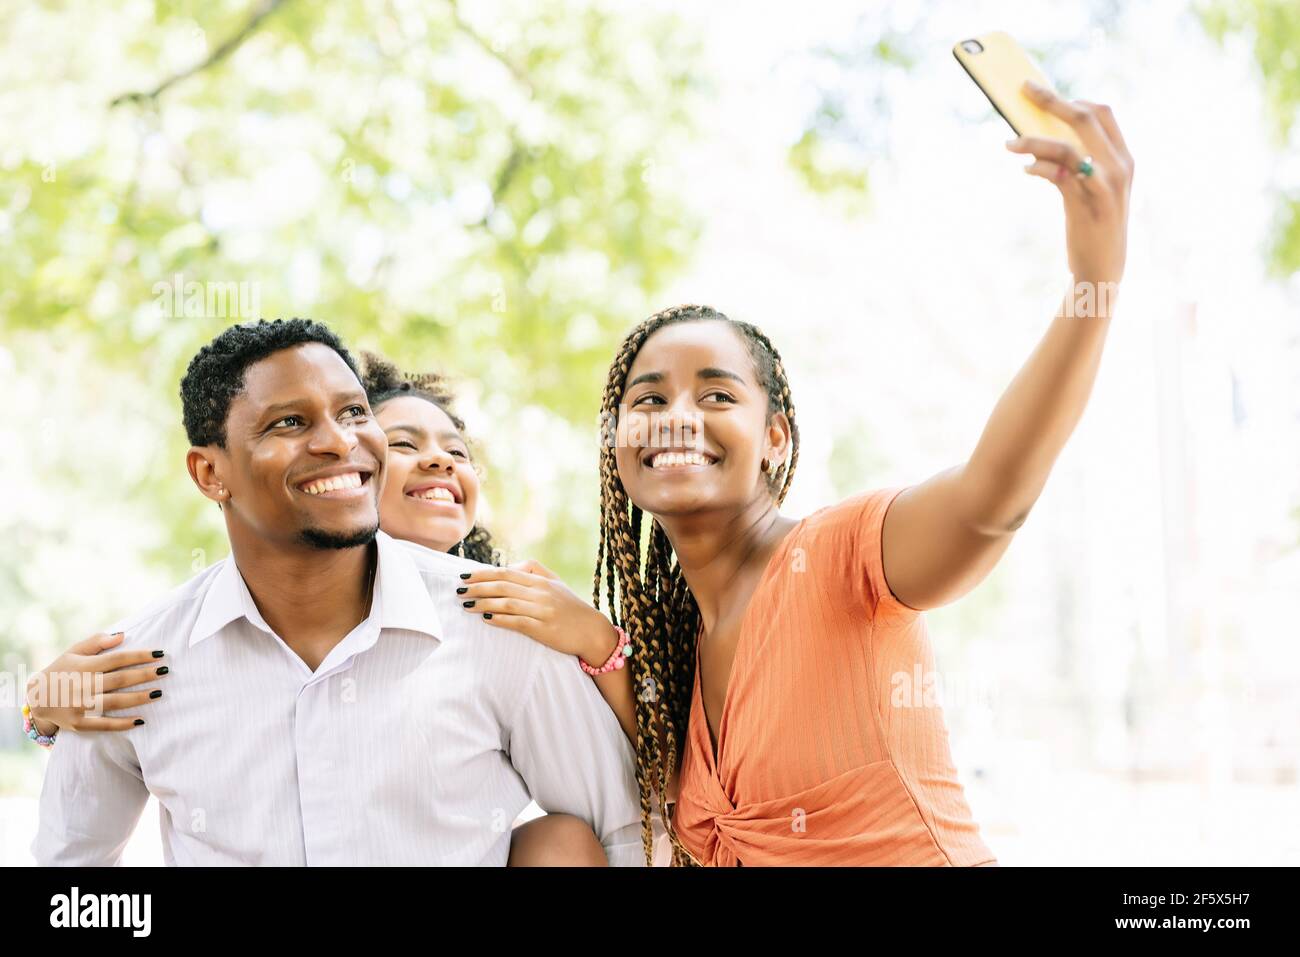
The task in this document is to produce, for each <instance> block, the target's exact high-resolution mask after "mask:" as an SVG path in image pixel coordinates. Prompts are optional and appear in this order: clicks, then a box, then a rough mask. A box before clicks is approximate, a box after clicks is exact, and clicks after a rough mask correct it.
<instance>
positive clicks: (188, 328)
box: [0, 0, 700, 639]
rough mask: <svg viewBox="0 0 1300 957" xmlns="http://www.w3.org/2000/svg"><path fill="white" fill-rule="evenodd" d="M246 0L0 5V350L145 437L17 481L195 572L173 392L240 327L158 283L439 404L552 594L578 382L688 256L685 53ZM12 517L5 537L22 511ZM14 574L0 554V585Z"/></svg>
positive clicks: (624, 41) (577, 576)
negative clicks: (193, 362) (129, 452)
mask: <svg viewBox="0 0 1300 957" xmlns="http://www.w3.org/2000/svg"><path fill="white" fill-rule="evenodd" d="M255 6H258V5H254V4H248V3H242V2H241V3H234V2H218V3H198V2H192V0H174V2H168V0H157V2H155V3H154V4H152V5H148V4H145V5H143V6H141V5H136V6H133V7H130V8H127V9H113V10H111V11H109V10H107V9H105V8H102V7H101V6H100V5H98V4H93V3H88V2H72V3H67V4H59V5H56V6H53V7H44V8H37V7H34V6H29V7H12V8H8V9H7V10H6V12H5V13H4V14H0V83H2V84H3V87H4V88H5V89H6V91H7V95H6V98H5V100H4V101H0V120H3V121H4V122H5V127H6V143H5V145H4V146H3V147H0V262H3V263H4V266H3V270H4V281H3V283H0V334H3V337H4V344H5V348H6V349H7V350H9V351H10V352H11V353H12V354H13V355H14V356H17V357H19V359H18V361H19V363H20V365H22V366H23V367H24V368H25V369H27V370H28V371H29V372H38V371H39V369H33V368H32V366H31V365H30V363H29V362H28V360H27V358H26V357H28V356H32V357H35V356H38V355H39V356H44V357H45V359H44V360H42V361H49V362H54V361H58V360H57V359H56V358H55V356H56V350H59V349H61V348H62V346H63V345H64V344H74V343H75V344H76V345H77V346H78V348H79V349H81V350H82V354H84V355H85V356H86V357H87V359H86V360H85V361H88V362H91V363H93V364H94V365H96V366H98V367H101V370H102V371H103V373H104V375H103V376H99V377H97V381H104V380H107V381H114V382H116V383H118V384H116V385H114V386H113V387H112V390H111V391H109V392H106V393H104V394H102V395H101V396H100V397H99V401H101V402H103V403H107V404H109V406H110V407H112V406H115V405H116V406H120V407H121V408H123V409H124V410H125V409H126V408H127V407H132V408H135V409H143V410H144V411H143V412H142V413H141V414H142V415H143V416H144V417H145V419H146V420H147V421H148V422H149V427H150V428H151V429H152V430H153V435H154V441H153V443H152V445H151V446H150V447H149V448H148V450H147V452H146V456H147V461H146V462H143V463H138V464H139V465H140V467H139V468H133V469H129V470H125V472H126V476H117V477H115V474H116V472H117V470H116V469H115V468H114V465H115V463H113V462H111V461H110V462H107V463H106V462H103V461H101V462H99V463H97V470H96V472H97V475H96V478H95V481H96V482H97V483H98V484H97V485H96V486H95V487H93V488H88V487H87V486H86V485H84V484H81V483H82V482H83V477H81V476H78V475H76V473H75V471H74V472H73V473H66V472H63V473H61V472H60V471H59V469H60V463H61V461H62V460H61V459H59V458H57V457H54V456H50V457H48V458H42V459H39V460H38V461H35V462H33V463H31V466H32V468H34V469H35V470H37V471H38V472H41V473H43V474H45V475H47V477H48V481H49V482H50V483H54V484H55V485H57V484H58V483H65V485H66V488H67V492H68V496H69V499H70V500H71V501H75V502H76V505H75V509H94V508H101V507H111V508H117V509H121V510H126V511H133V512H134V513H135V514H138V515H139V516H140V519H141V522H154V523H157V524H158V525H159V528H160V529H161V534H157V535H154V534H149V533H146V532H144V531H142V533H141V535H140V538H139V541H140V543H142V544H141V545H140V548H142V549H144V550H145V554H146V555H147V556H148V557H149V558H151V559H153V560H154V561H156V562H158V563H160V564H161V565H162V567H163V569H164V570H165V572H166V573H167V575H168V577H169V578H170V579H171V580H175V581H180V580H182V579H183V578H185V577H188V575H189V574H190V573H191V571H192V565H193V562H194V561H195V559H194V558H193V555H194V552H195V550H196V549H198V550H201V553H202V554H204V555H206V556H207V559H206V560H209V561H210V560H214V559H216V558H219V557H220V556H221V555H222V554H224V550H225V549H224V544H223V543H224V532H223V529H222V527H221V525H220V524H219V522H218V518H219V515H218V513H217V512H216V510H215V509H214V508H212V507H211V506H210V505H209V504H208V503H207V502H206V501H205V500H203V499H202V498H201V497H199V496H198V495H197V493H196V492H195V491H194V490H193V488H192V487H191V485H190V482H189V479H188V478H187V476H186V475H185V473H184V467H183V465H182V462H183V456H184V451H185V448H186V445H185V441H184V436H183V433H182V431H181V427H180V409H179V398H178V395H177V384H178V381H179V379H180V376H181V375H182V373H183V371H184V368H185V365H186V363H187V362H188V360H189V358H190V357H191V355H192V354H193V353H194V352H195V351H196V349H197V348H198V347H199V346H200V345H201V344H203V343H204V342H206V341H207V340H208V339H209V338H211V337H212V336H213V335H214V334H215V333H216V332H218V331H219V330H220V329H222V328H224V327H225V326H226V325H229V324H230V323H232V322H235V321H241V320H243V319H246V318H256V317H257V316H256V315H242V314H232V310H231V309H229V308H224V309H223V308H218V309H216V310H215V311H214V310H213V309H211V308H208V307H207V306H201V307H200V308H199V309H198V310H197V312H192V311H190V310H187V309H186V308H184V303H183V302H182V303H181V306H180V308H167V307H166V303H168V302H170V301H171V300H170V296H171V290H172V287H173V284H175V283H177V279H179V289H184V288H185V284H186V283H191V282H197V283H202V284H205V285H204V286H203V287H202V288H203V290H204V291H205V294H208V295H210V293H211V290H212V289H213V288H214V287H218V288H219V287H223V286H227V285H229V286H231V287H233V286H234V285H235V284H238V283H248V284H250V287H251V288H252V290H253V292H254V298H256V299H257V300H258V304H259V308H258V309H257V310H256V312H257V315H260V316H265V317H268V318H274V317H279V316H290V315H306V316H310V317H312V318H316V319H321V320H324V321H326V322H328V323H330V324H331V325H332V326H334V327H335V328H336V329H338V330H339V331H340V332H341V334H342V335H343V336H344V337H345V339H346V340H347V341H348V342H349V343H350V344H351V345H352V346H353V347H354V348H357V349H363V348H364V349H375V350H378V351H381V352H383V353H385V354H387V355H388V356H390V357H392V358H393V359H394V360H395V361H397V362H398V363H399V364H400V365H402V366H403V367H405V368H409V369H416V370H427V369H437V370H442V371H446V372H448V373H450V374H452V375H453V377H455V379H456V380H457V381H459V382H460V383H462V392H463V394H464V397H465V400H466V401H465V404H467V405H470V406H471V407H474V408H477V409H479V410H481V414H480V415H479V416H478V417H477V418H475V419H472V424H476V425H478V426H479V433H480V434H477V435H474V436H472V438H476V439H479V440H481V441H480V446H481V448H482V449H483V450H484V454H485V457H486V461H487V464H488V480H487V485H486V488H485V495H486V498H487V501H488V502H489V503H490V506H491V513H492V516H493V521H492V525H493V526H494V527H495V529H496V531H497V534H498V537H499V538H501V539H503V540H504V541H505V543H507V544H510V545H514V546H516V548H515V549H514V550H515V551H516V552H519V551H520V550H521V547H520V546H523V547H526V548H527V554H529V555H532V556H535V557H537V558H539V559H541V560H542V561H544V562H547V563H548V564H552V565H553V566H554V567H556V569H557V571H559V572H560V573H561V574H563V575H564V576H565V577H566V578H567V579H568V580H569V581H570V582H573V583H575V584H581V583H582V582H583V581H585V580H587V579H588V577H589V575H590V568H591V566H592V564H593V563H594V556H595V548H594V528H595V522H596V519H597V511H598V506H597V495H596V479H595V472H596V441H595V436H596V420H595V415H596V410H597V408H598V402H599V394H600V389H601V387H602V385H603V381H604V377H605V374H606V370H607V367H608V362H609V359H610V357H611V355H612V354H613V349H614V346H615V344H616V342H617V340H618V339H619V337H621V335H622V333H623V332H624V331H625V330H626V329H627V328H628V327H629V326H630V325H632V324H633V323H635V322H636V321H638V320H640V319H641V318H643V317H644V316H645V315H646V314H648V313H649V312H650V311H652V310H653V309H654V308H657V307H659V306H661V305H662V303H660V302H658V301H657V298H656V296H657V294H658V292H659V290H660V289H661V288H662V287H663V286H664V284H665V283H666V281H667V280H668V279H669V278H670V277H672V276H673V275H674V274H675V272H676V271H677V270H678V269H679V268H680V267H681V266H682V265H683V264H684V263H685V261H686V260H687V258H688V257H689V255H690V253H691V250H692V247H693V244H694V241H695V239H696V235H697V226H696V224H695V223H694V221H693V220H692V219H691V217H690V216H689V215H688V212H687V210H686V209H685V208H684V207H683V206H682V204H681V202H679V201H678V199H677V198H676V197H677V195H678V193H679V192H680V191H679V190H678V189H677V188H676V187H677V184H675V183H673V182H672V173H671V171H672V169H673V158H674V153H675V152H676V150H677V149H678V148H679V147H680V145H681V144H682V143H683V142H684V141H685V138H686V137H687V136H689V134H690V131H691V125H690V121H691V117H692V115H693V111H694V106H695V103H696V102H697V100H696V97H697V94H698V93H699V92H700V86H699V81H698V79H697V78H696V74H695V72H694V71H695V67H696V64H697V61H698V59H699V56H698V49H697V47H696V44H695V41H694V39H693V38H692V37H691V36H690V35H689V34H688V33H687V32H685V31H684V30H683V29H682V27H681V24H680V23H679V22H678V21H677V20H676V19H675V18H673V17H670V16H667V15H663V14H658V13H649V12H647V13H642V12H637V11H636V10H634V9H632V8H622V7H619V8H614V7H611V6H610V5H608V4H602V3H599V2H596V0H592V2H586V0H559V2H548V3H544V4H537V3H525V2H523V0H517V2H508V3H504V4H494V5H492V6H491V7H487V6H485V5H482V4H475V5H473V6H471V5H469V4H466V5H464V6H463V7H458V6H457V5H456V4H454V3H450V2H430V3H428V4H416V3H406V2H390V0H342V2H337V3H330V4H311V3H306V2H287V3H284V4H282V5H280V6H278V7H277V8H276V9H275V10H274V11H273V12H272V13H271V14H270V15H269V16H267V17H266V18H265V19H264V20H261V21H260V22H258V23H256V24H255V25H254V26H253V27H252V28H251V29H248V27H249V22H250V12H251V11H252V10H253V9H254V7H255ZM245 30H246V31H247V33H246V35H244V36H242V40H241V42H239V43H238V44H237V45H236V46H235V47H234V48H233V50H232V52H230V53H229V55H226V56H223V57H221V58H219V59H217V60H216V61H215V62H211V63H208V62H207V61H208V60H209V58H211V57H212V55H213V53H214V51H216V50H218V49H220V48H221V46H222V45H223V44H224V43H225V42H226V41H227V40H229V39H231V38H238V37H240V36H241V32H242V31H245ZM196 68H197V69H196ZM190 71H193V72H190ZM168 78H175V82H172V83H170V85H165V86H163V88H162V89H161V92H160V93H158V95H156V96H153V95H151V93H152V91H154V90H156V89H157V88H159V86H160V85H161V84H164V81H165V80H167V79H168ZM179 289H178V291H179ZM203 298H204V296H203V295H200V296H199V297H198V301H199V302H202V301H203ZM139 422H140V419H138V418H137V419H136V420H135V424H137V425H138V424H139ZM60 425H61V427H63V428H65V429H69V430H70V429H72V428H73V427H74V424H73V423H60ZM561 450H564V451H563V454H562V455H561V454H560V453H561ZM38 452H39V454H41V455H45V454H46V452H48V450H46V449H43V448H42V449H40V450H38ZM548 455H556V456H557V458H556V459H555V460H548V461H546V462H545V463H544V464H545V468H542V469H539V468H537V465H538V460H539V458H540V457H542V456H548ZM106 482H107V483H110V485H111V489H109V490H106V488H105V483H106ZM110 490H111V495H110V494H109V491H110ZM110 499H111V501H112V504H111V505H107V504H106V503H107V502H108V500H110ZM539 517H540V520H539ZM12 521H13V522H16V523H17V526H16V527H14V526H8V527H7V531H9V532H11V533H13V534H15V535H19V534H21V533H22V528H23V527H27V526H25V525H24V523H27V525H30V516H27V517H21V516H20V517H17V518H15V519H13V520H12ZM516 530H519V531H520V533H521V534H520V535H516ZM28 531H29V532H30V528H28ZM25 540H30V535H28V536H27V537H26V538H25ZM52 547H53V546H52ZM18 560H19V559H18V557H17V556H13V555H10V556H7V557H6V558H4V559H0V582H5V583H6V584H5V585H4V589H5V591H6V594H7V593H8V591H9V590H10V587H11V586H10V584H9V582H10V581H11V579H13V577H14V575H13V572H12V569H11V567H10V565H7V564H4V563H13V562H16V561H18ZM111 573H112V569H111V568H106V569H105V574H106V575H108V574H111ZM32 587H33V588H34V587H36V586H32ZM29 597H31V593H30V592H29ZM123 604H124V605H125V606H126V607H135V606H136V605H137V604H138V601H128V600H126V596H124V602H123ZM69 614H71V613H69ZM70 620H73V619H71V618H66V617H65V618H63V619H61V622H62V624H61V625H60V627H62V625H66V624H67V622H68V621H70ZM75 620H78V621H79V620H80V619H75ZM7 624H12V622H11V621H10V622H7ZM66 637H67V638H69V639H71V638H72V637H73V635H67V636H66Z"/></svg>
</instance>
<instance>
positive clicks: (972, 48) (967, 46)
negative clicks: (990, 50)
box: [961, 40, 984, 53]
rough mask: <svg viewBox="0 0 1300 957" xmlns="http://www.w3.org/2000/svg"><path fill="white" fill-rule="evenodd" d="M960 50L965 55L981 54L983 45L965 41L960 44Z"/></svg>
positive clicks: (973, 41)
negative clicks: (965, 53) (963, 51)
mask: <svg viewBox="0 0 1300 957" xmlns="http://www.w3.org/2000/svg"><path fill="white" fill-rule="evenodd" d="M961 48H962V49H963V50H965V51H966V52H967V53H983V52H984V45H983V44H981V43H980V42H979V41H978V40H966V41H964V42H963V43H962V45H961Z"/></svg>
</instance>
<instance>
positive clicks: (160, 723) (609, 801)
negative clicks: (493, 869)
mask: <svg viewBox="0 0 1300 957" xmlns="http://www.w3.org/2000/svg"><path fill="white" fill-rule="evenodd" d="M181 394H182V400H183V404H184V409H185V425H186V430H187V432H188V434H189V437H190V441H191V443H192V445H193V448H191V449H190V452H189V453H188V456H187V465H188V467H189V472H190V475H191V477H192V478H193V480H194V482H195V484H196V485H197V486H198V488H199V489H200V491H201V492H202V493H203V494H204V495H205V496H207V497H208V498H209V499H212V500H213V501H215V502H217V503H218V505H219V506H220V507H221V509H222V512H223V514H224V517H225V521H226V528H227V531H228V534H229V536H230V543H231V556H230V557H229V558H226V559H225V560H223V561H221V562H219V563H217V564H216V565H213V566H212V567H210V568H208V569H206V570H204V571H202V572H200V573H199V574H198V575H196V576H195V577H194V578H192V579H191V580H190V581H188V582H186V583H185V584H184V585H182V586H181V587H180V588H178V589H176V590H175V591H173V592H172V593H171V594H170V595H168V596H166V597H165V598H163V599H162V600H160V601H158V602H156V603H154V604H153V605H152V606H150V607H149V608H147V609H145V610H144V611H142V612H141V613H139V614H137V615H134V616H132V617H130V618H128V619H127V620H126V621H124V622H122V623H119V624H118V625H117V626H116V627H114V628H113V629H112V630H113V631H123V632H125V639H124V641H123V643H122V645H121V647H122V648H127V647H134V648H152V649H160V650H162V651H163V652H164V653H165V659H166V662H167V665H168V667H169V669H170V674H169V676H168V679H167V686H166V695H165V696H164V697H162V698H160V699H159V700H158V701H156V702H155V703H153V704H152V705H151V706H150V712H149V720H148V722H147V723H145V724H143V725H142V726H140V727H136V728H133V729H132V730H130V731H128V732H125V733H103V732H86V733H78V732H76V731H72V730H65V731H64V732H62V733H60V735H59V739H58V744H57V745H56V746H55V747H54V748H53V750H52V752H51V755H50V761H49V765H48V767H47V771H46V778H45V785H44V788H43V790H42V794H41V808H40V827H39V832H38V834H37V837H36V840H35V841H34V842H33V845H32V850H33V853H34V854H35V856H36V859H37V861H38V862H39V863H41V864H47V865H49V864H53V865H105V864H116V863H118V862H119V861H120V858H121V854H122V849H123V847H124V846H125V844H126V842H127V840H128V839H129V837H130V835H131V832H132V831H133V830H134V828H135V825H136V822H137V821H138V819H139V816H140V813H141V811H142V809H143V807H144V805H145V803H146V801H147V799H148V796H149V795H150V794H153V795H154V796H155V797H157V799H158V802H159V805H160V809H161V822H160V823H161V827H162V840H163V848H164V854H165V858H166V863H168V864H199V865H223V864H232V865H303V864H308V865H321V864H327V865H328V864H335V865H339V864H344V865H346V864H383V865H387V864H504V863H506V860H507V856H508V854H509V849H510V833H511V825H512V823H513V822H514V820H515V818H516V817H517V816H518V814H519V812H520V811H521V810H523V808H524V807H526V806H527V804H528V802H529V799H530V797H531V798H532V799H533V800H535V801H536V802H537V803H538V804H539V805H540V806H541V807H542V809H543V810H546V811H549V812H558V813H567V814H571V815H573V816H575V817H578V818H580V819H581V820H583V821H586V822H587V823H588V824H590V825H591V827H592V830H593V831H594V833H595V834H596V836H597V838H598V839H599V840H600V842H601V845H602V847H603V848H604V850H605V853H606V856H607V858H608V860H609V861H610V863H612V864H620V865H639V864H643V863H644V854H643V851H642V844H641V839H640V809H639V801H638V798H637V788H636V781H635V776H634V770H633V766H634V764H633V762H634V759H633V754H632V749H631V746H630V744H629V742H628V740H627V738H626V736H625V735H624V733H623V731H622V729H621V728H620V726H619V723H618V720H617V719H616V718H615V716H614V714H613V712H612V711H611V710H610V709H609V707H608V706H607V705H606V704H605V702H604V700H603V699H602V697H601V695H600V693H599V691H598V690H597V689H596V688H595V686H594V684H593V683H592V681H591V680H590V679H589V678H588V677H587V676H586V675H584V674H583V673H582V671H581V670H580V669H579V667H578V665H577V663H576V661H575V660H574V659H573V658H572V657H571V656H567V655H563V654H561V653H559V652H556V651H554V650H552V649H550V648H547V647H545V646H544V645H542V644H540V643H538V642H535V641H532V640H531V639H529V638H527V637H525V636H523V635H519V634H516V633H513V632H509V631H505V630H500V629H493V628H491V626H489V625H487V624H485V623H483V622H482V620H481V619H479V618H477V617H474V616H469V615H464V614H461V613H459V600H458V598H457V596H456V594H455V588H456V586H457V585H458V584H460V579H459V575H460V574H461V573H462V572H464V571H469V570H471V569H473V568H475V567H478V566H477V565H476V564H475V563H474V562H470V561H468V560H465V559H461V558H456V557H453V556H450V555H446V554H442V553H439V552H434V551H431V550H429V549H426V548H423V547H421V546H419V545H414V544H411V543H408V542H400V541H397V540H395V539H393V538H391V537H389V536H387V535H385V534H384V533H383V532H379V531H378V524H379V522H378V497H379V491H380V489H381V487H382V482H383V476H384V461H385V456H386V451H387V441H386V438H385V436H384V433H383V431H382V430H381V429H380V428H379V426H378V425H377V424H376V422H375V420H374V418H373V417H372V416H371V414H370V408H369V405H368V403H367V401H366V396H365V393H364V390H363V389H362V387H361V383H360V377H359V376H358V374H357V370H356V366H355V364H354V363H353V361H352V359H351V357H350V356H349V354H348V353H347V351H346V349H344V348H343V346H342V345H341V343H339V341H338V339H337V338H336V337H335V336H334V335H333V333H332V332H330V331H329V330H328V329H327V328H326V327H324V326H322V325H320V324H318V323H311V322H306V321H304V320H292V321H289V322H276V323H265V322H263V323H249V324H246V325H242V326H235V327H232V328H230V329H228V330H226V331H225V332H224V333H222V334H221V335H220V336H218V337H217V338H216V339H215V340H213V342H212V343H211V344H209V345H208V346H206V347H204V349H203V350H201V351H200V353H199V354H198V355H197V356H196V357H195V358H194V360H193V361H192V362H191V364H190V368H189V371H188V372H187V374H186V377H185V379H184V380H183V381H182V384H181Z"/></svg>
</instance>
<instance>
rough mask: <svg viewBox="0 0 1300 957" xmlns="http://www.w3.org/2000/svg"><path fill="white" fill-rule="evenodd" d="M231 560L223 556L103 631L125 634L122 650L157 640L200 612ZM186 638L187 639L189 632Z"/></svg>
mask: <svg viewBox="0 0 1300 957" xmlns="http://www.w3.org/2000/svg"><path fill="white" fill-rule="evenodd" d="M228 561H230V559H229V558H223V559H222V560H221V561H219V562H215V563H213V564H212V565H209V566H208V567H207V568H204V569H203V570H202V571H200V572H199V573H198V574H196V575H194V576H193V577H191V578H189V579H187V580H186V581H184V582H182V583H181V584H179V585H177V586H176V587H175V588H173V589H171V590H170V591H167V592H164V593H163V594H162V595H159V596H158V597H156V598H154V599H153V601H151V602H149V603H148V604H146V605H145V606H144V607H143V608H141V609H139V610H138V611H135V612H131V613H130V614H127V615H125V616H124V617H121V618H119V619H117V620H116V621H114V622H113V623H112V624H110V625H109V626H108V627H106V628H105V629H104V631H106V632H108V633H109V634H113V633H114V632H119V631H120V632H123V633H124V635H125V637H123V639H122V644H121V645H120V646H119V649H126V648H132V647H139V646H140V645H141V644H142V643H144V642H148V641H153V640H155V639H156V637H158V636H159V633H160V632H168V633H170V631H171V630H172V629H173V628H174V627H175V626H176V625H177V624H178V623H180V622H182V621H184V620H187V619H189V620H192V619H193V618H195V617H196V616H197V615H198V613H199V607H200V605H201V604H202V602H203V596H204V595H206V594H207V591H208V587H209V586H210V585H211V583H212V581H213V579H214V578H216V576H217V575H218V574H220V572H221V569H222V567H223V566H224V565H225V564H226V562H228ZM164 637H165V636H164ZM183 637H186V638H188V633H187V634H186V635H184V636H183ZM115 650H118V649H115Z"/></svg>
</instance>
